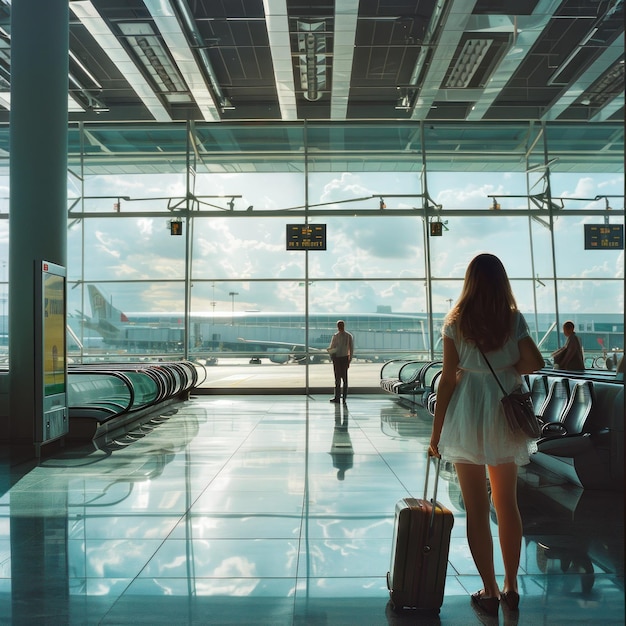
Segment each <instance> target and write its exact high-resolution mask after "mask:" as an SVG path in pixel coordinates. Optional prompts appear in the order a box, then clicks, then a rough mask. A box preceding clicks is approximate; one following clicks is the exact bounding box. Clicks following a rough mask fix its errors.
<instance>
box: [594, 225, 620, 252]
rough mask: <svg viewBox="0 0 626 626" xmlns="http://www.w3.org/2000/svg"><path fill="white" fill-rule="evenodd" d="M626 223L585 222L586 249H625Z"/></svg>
mask: <svg viewBox="0 0 626 626" xmlns="http://www.w3.org/2000/svg"><path fill="white" fill-rule="evenodd" d="M623 249H624V224H585V250H623Z"/></svg>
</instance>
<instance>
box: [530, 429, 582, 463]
mask: <svg viewBox="0 0 626 626" xmlns="http://www.w3.org/2000/svg"><path fill="white" fill-rule="evenodd" d="M592 447H593V441H592V440H591V433H580V434H576V435H563V436H560V437H544V438H542V439H539V440H538V441H537V452H543V453H544V454H549V455H551V456H560V457H568V458H573V457H575V456H578V455H579V454H582V453H583V452H586V451H587V450H591V448H592Z"/></svg>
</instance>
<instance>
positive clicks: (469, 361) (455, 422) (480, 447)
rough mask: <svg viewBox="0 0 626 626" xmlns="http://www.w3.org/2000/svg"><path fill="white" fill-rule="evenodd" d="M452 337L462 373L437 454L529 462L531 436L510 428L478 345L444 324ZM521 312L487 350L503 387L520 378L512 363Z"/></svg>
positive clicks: (524, 330) (522, 323)
mask: <svg viewBox="0 0 626 626" xmlns="http://www.w3.org/2000/svg"><path fill="white" fill-rule="evenodd" d="M443 333H444V335H445V336H446V337H450V338H451V339H452V340H453V341H454V345H455V346H456V349H457V352H458V354H459V369H460V370H461V374H460V377H459V379H458V380H457V384H456V387H455V389H454V392H453V393H452V397H451V398H450V403H449V405H448V409H447V411H446V416H445V419H444V422H443V428H442V430H441V437H440V440H439V452H440V454H441V456H442V457H443V458H444V459H445V460H446V461H450V462H452V463H457V462H460V463H475V464H479V465H483V464H487V465H499V464H501V463H510V462H515V463H516V464H517V465H525V464H526V463H528V462H529V451H530V449H531V447H532V445H533V444H532V442H533V440H530V439H528V437H526V435H524V434H522V435H515V434H514V433H512V432H511V430H510V429H509V427H508V425H507V423H506V418H505V416H504V411H503V409H502V404H501V402H500V400H501V398H502V395H503V394H502V391H501V389H500V387H499V386H498V383H497V382H496V380H495V378H494V377H493V374H492V373H491V371H490V370H489V367H488V365H487V363H486V362H485V359H484V358H483V355H482V354H481V353H480V351H479V350H478V348H477V347H476V346H475V345H473V344H470V343H467V342H466V341H464V340H463V339H462V338H461V337H459V333H458V329H457V326H456V324H451V325H447V326H445V327H444V329H443ZM528 334H529V333H528V325H527V324H526V320H525V319H524V316H523V315H522V314H521V313H519V312H517V313H516V314H515V315H514V316H513V325H512V329H511V336H510V337H509V339H508V340H507V342H506V343H505V344H504V346H503V347H502V348H500V349H499V350H494V351H493V352H487V353H486V356H487V358H488V359H489V362H490V363H491V366H492V367H493V369H494V370H495V372H496V374H497V375H498V378H499V379H500V382H501V383H502V386H503V387H504V388H505V389H506V391H507V393H508V392H510V391H512V390H513V389H514V388H515V387H516V386H518V385H520V384H521V383H522V379H521V376H520V375H519V374H518V373H517V372H516V371H515V369H514V368H513V365H514V364H515V363H516V362H517V361H518V360H519V357H520V355H519V349H518V346H517V342H518V341H519V340H520V339H522V338H524V337H527V336H528Z"/></svg>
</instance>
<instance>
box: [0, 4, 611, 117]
mask: <svg viewBox="0 0 626 626" xmlns="http://www.w3.org/2000/svg"><path fill="white" fill-rule="evenodd" d="M69 5H70V9H71V10H70V16H71V17H70V49H71V50H70V76H69V77H68V86H69V90H70V95H71V97H72V101H73V102H76V103H77V105H76V106H75V107H73V108H75V109H76V110H72V111H70V113H69V118H70V120H71V121H72V122H94V121H97V122H109V123H118V122H125V121H133V122H136V121H139V122H143V121H145V122H148V121H155V120H156V121H159V122H161V123H163V122H165V123H167V122H180V121H189V120H190V121H197V122H202V121H218V122H219V121H223V122H227V123H230V122H237V121H240V122H250V121H258V122H263V123H272V124H273V123H274V122H279V121H283V122H291V121H297V120H310V121H316V122H319V121H324V120H328V121H331V120H332V121H333V122H339V121H346V122H350V121H378V122H402V121H410V122H419V121H424V120H427V121H429V122H433V123H434V122H463V121H465V122H469V121H471V122H509V121H513V122H523V123H527V122H529V121H537V122H540V121H567V122H572V123H580V124H585V123H594V124H596V123H599V124H601V123H612V122H615V121H618V120H621V119H623V117H624V4H623V0H517V1H516V2H514V3H513V2H506V3H503V2H501V1H499V0H446V1H444V2H442V1H441V0H317V1H310V2H306V1H304V0H69ZM10 19H11V8H10V6H9V5H8V4H6V3H4V4H2V5H1V6H0V29H1V30H0V44H1V45H0V123H8V120H9V114H10V111H9V108H8V107H10V97H8V95H9V89H10V85H9V83H10V71H11V67H10V61H11V59H10V41H11V23H10ZM32 43H33V50H34V52H35V53H37V52H38V49H37V42H36V41H33V42H32ZM39 52H40V53H42V54H43V53H45V51H39ZM2 91H4V96H3V95H2V93H1V92H2ZM79 105H80V106H79Z"/></svg>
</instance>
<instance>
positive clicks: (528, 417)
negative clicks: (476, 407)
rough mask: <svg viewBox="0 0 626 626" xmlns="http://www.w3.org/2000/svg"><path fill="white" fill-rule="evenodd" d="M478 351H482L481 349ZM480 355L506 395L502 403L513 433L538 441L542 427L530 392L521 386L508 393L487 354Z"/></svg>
mask: <svg viewBox="0 0 626 626" xmlns="http://www.w3.org/2000/svg"><path fill="white" fill-rule="evenodd" d="M478 349H479V350H480V348H478ZM480 353H481V354H482V355H483V359H485V362H486V363H487V365H488V366H489V369H490V370H491V373H492V374H493V377H494V378H495V379H496V382H497V383H498V386H499V387H500V389H501V390H502V393H503V394H504V396H503V397H502V399H501V400H500V402H502V408H503V409H504V415H505V416H506V421H507V424H508V425H509V428H510V429H511V431H512V432H514V433H519V432H520V431H521V432H523V433H524V434H525V435H526V436H528V437H530V438H531V439H538V438H539V437H540V436H541V425H540V424H539V420H538V419H537V416H536V415H535V407H534V406H533V401H532V398H531V395H530V391H522V387H521V385H519V386H517V387H516V388H515V389H513V391H512V392H511V393H507V392H506V391H505V390H504V387H503V386H502V383H501V382H500V379H499V378H498V376H497V375H496V373H495V372H494V370H493V367H491V363H489V360H488V359H487V357H486V356H485V353H484V352H483V351H482V350H480Z"/></svg>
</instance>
